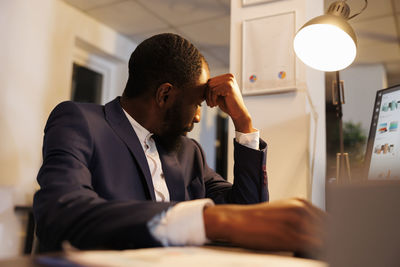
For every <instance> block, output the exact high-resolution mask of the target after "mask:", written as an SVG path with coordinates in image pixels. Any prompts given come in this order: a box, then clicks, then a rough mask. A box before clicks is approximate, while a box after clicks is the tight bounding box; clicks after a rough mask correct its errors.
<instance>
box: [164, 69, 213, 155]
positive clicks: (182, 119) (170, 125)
mask: <svg viewBox="0 0 400 267" xmlns="http://www.w3.org/2000/svg"><path fill="white" fill-rule="evenodd" d="M209 78H210V74H209V70H208V67H207V65H206V64H204V63H203V67H202V70H201V74H200V75H199V77H198V78H197V79H196V80H195V81H194V83H193V84H192V85H191V86H188V87H187V88H181V89H180V94H179V97H177V98H176V100H175V102H174V104H173V105H172V107H171V108H170V109H168V110H167V111H166V113H165V116H164V122H163V126H162V131H161V132H162V133H161V134H160V135H159V136H158V138H159V139H160V141H161V142H162V144H163V146H164V147H165V148H166V149H167V150H169V151H172V150H175V149H177V148H178V147H179V139H180V137H181V136H182V135H186V134H187V133H188V132H190V131H191V130H192V129H193V127H194V124H195V123H198V122H200V119H201V113H200V112H201V103H202V102H203V101H204V99H205V91H206V87H207V81H208V79H209Z"/></svg>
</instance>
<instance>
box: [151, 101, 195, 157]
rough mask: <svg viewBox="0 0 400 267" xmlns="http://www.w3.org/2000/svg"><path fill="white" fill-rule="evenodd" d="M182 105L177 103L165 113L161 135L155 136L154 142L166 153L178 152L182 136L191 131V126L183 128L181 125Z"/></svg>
mask: <svg viewBox="0 0 400 267" xmlns="http://www.w3.org/2000/svg"><path fill="white" fill-rule="evenodd" d="M181 107H182V103H181V102H180V101H179V102H178V103H176V104H175V105H173V106H172V107H171V108H170V109H169V110H167V111H166V113H165V118H164V122H163V126H162V129H163V130H162V133H161V134H159V135H155V136H154V137H155V140H156V141H157V142H158V143H159V144H160V145H161V147H162V148H163V149H164V150H165V151H166V152H167V153H171V152H178V151H179V149H180V147H181V145H182V141H183V139H182V136H184V135H186V133H187V132H190V131H191V130H192V129H193V124H191V125H189V126H187V127H184V126H183V125H182V124H183V123H182V121H183V119H182V108H181Z"/></svg>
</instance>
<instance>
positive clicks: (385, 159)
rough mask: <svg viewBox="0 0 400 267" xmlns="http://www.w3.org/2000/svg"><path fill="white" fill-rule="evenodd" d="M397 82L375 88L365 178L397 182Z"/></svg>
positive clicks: (399, 101)
mask: <svg viewBox="0 0 400 267" xmlns="http://www.w3.org/2000/svg"><path fill="white" fill-rule="evenodd" d="M399 123H400V85H396V86H392V87H389V88H387V89H382V90H379V91H377V93H376V98H375V104H374V111H373V114H372V120H371V127H370V132H369V137H368V143H367V150H366V155H365V161H364V166H365V173H366V174H365V177H366V178H367V179H368V180H398V181H400V129H399Z"/></svg>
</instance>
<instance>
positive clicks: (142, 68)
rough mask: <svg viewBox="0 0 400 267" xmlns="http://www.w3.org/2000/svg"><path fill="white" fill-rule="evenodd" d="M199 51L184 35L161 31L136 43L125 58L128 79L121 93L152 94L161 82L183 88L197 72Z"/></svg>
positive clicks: (198, 69) (134, 94)
mask: <svg viewBox="0 0 400 267" xmlns="http://www.w3.org/2000/svg"><path fill="white" fill-rule="evenodd" d="M202 62H205V64H207V62H206V60H205V59H204V57H203V55H202V54H201V53H200V51H199V50H198V49H197V48H196V47H195V46H194V45H193V44H192V43H191V42H189V41H188V40H186V39H185V38H183V37H181V36H179V35H177V34H173V33H163V34H158V35H154V36H152V37H150V38H149V39H146V40H144V41H143V42H142V43H140V44H139V45H138V46H137V47H136V49H135V51H133V53H132V55H131V58H130V59H129V78H128V82H127V84H126V87H125V90H124V93H123V96H124V97H127V98H134V97H138V96H142V95H145V94H154V93H155V92H156V89H157V88H158V87H159V86H160V85H161V84H163V83H167V82H168V83H171V84H172V85H174V86H177V87H180V88H183V87H185V86H186V85H188V84H190V83H191V82H193V81H194V80H195V79H196V78H197V77H198V76H199V75H200V73H201V68H202Z"/></svg>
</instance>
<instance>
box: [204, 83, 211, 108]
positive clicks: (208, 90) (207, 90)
mask: <svg viewBox="0 0 400 267" xmlns="http://www.w3.org/2000/svg"><path fill="white" fill-rule="evenodd" d="M210 91H211V88H210V80H208V81H207V87H206V92H205V100H206V103H207V106H209V107H211V100H210Z"/></svg>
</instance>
